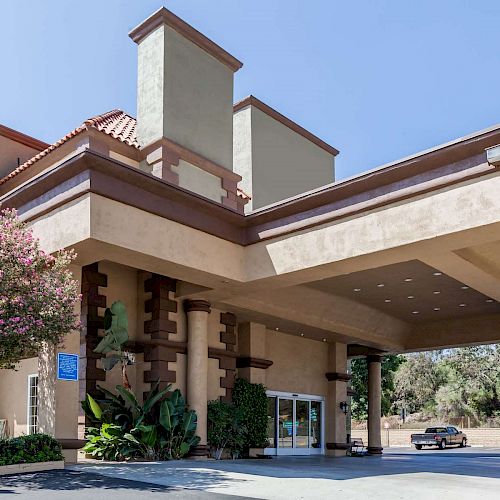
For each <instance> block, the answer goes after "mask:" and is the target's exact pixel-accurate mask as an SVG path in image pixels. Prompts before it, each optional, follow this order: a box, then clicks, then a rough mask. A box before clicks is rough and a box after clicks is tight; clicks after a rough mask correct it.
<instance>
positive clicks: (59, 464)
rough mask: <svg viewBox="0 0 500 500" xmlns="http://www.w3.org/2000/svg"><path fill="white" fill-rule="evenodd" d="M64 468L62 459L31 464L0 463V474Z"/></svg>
mask: <svg viewBox="0 0 500 500" xmlns="http://www.w3.org/2000/svg"><path fill="white" fill-rule="evenodd" d="M61 469H64V460H58V461H56V462H36V463H32V464H26V463H24V464H13V465H0V476H6V475H7V474H21V473H23V472H24V473H26V472H41V471H46V470H61Z"/></svg>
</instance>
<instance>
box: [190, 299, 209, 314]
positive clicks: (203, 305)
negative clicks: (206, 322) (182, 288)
mask: <svg viewBox="0 0 500 500" xmlns="http://www.w3.org/2000/svg"><path fill="white" fill-rule="evenodd" d="M184 310H185V311H186V312H187V313H188V312H192V311H203V312H207V313H210V311H211V308H210V303H209V302H207V301H206V300H201V299H199V300H190V299H187V300H185V301H184Z"/></svg>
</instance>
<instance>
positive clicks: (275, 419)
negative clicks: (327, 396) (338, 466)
mask: <svg viewBox="0 0 500 500" xmlns="http://www.w3.org/2000/svg"><path fill="white" fill-rule="evenodd" d="M323 415H324V398H322V397H320V396H311V395H306V394H292V393H284V392H274V391H268V392H267V419H268V420H267V422H268V424H267V435H268V439H269V447H268V448H266V450H265V453H266V455H316V454H322V453H323V451H324V449H323V448H324V446H323Z"/></svg>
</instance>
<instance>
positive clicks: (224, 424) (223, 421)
mask: <svg viewBox="0 0 500 500" xmlns="http://www.w3.org/2000/svg"><path fill="white" fill-rule="evenodd" d="M245 436H246V427H245V425H244V424H243V422H242V412H241V410H240V409H239V408H237V407H236V406H235V405H234V404H233V403H228V402H226V401H219V400H215V401H209V402H208V444H209V446H210V451H211V454H212V456H213V458H215V459H216V460H220V458H221V457H222V453H223V452H224V450H227V451H228V452H229V454H230V455H231V457H233V458H236V457H237V456H238V455H239V454H240V453H241V451H242V450H243V448H244V446H245V439H246V437H245Z"/></svg>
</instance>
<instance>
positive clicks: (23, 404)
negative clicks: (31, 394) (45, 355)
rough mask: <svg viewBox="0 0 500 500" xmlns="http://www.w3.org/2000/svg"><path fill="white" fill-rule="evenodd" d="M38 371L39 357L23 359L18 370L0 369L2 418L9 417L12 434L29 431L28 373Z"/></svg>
mask: <svg viewBox="0 0 500 500" xmlns="http://www.w3.org/2000/svg"><path fill="white" fill-rule="evenodd" d="M37 373H38V358H31V359H25V360H23V361H21V362H20V363H19V365H18V366H17V370H0V419H4V418H6V419H7V421H8V428H9V435H10V436H19V435H21V434H26V432H27V421H26V420H27V413H28V410H27V401H28V375H36V374H37Z"/></svg>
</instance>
